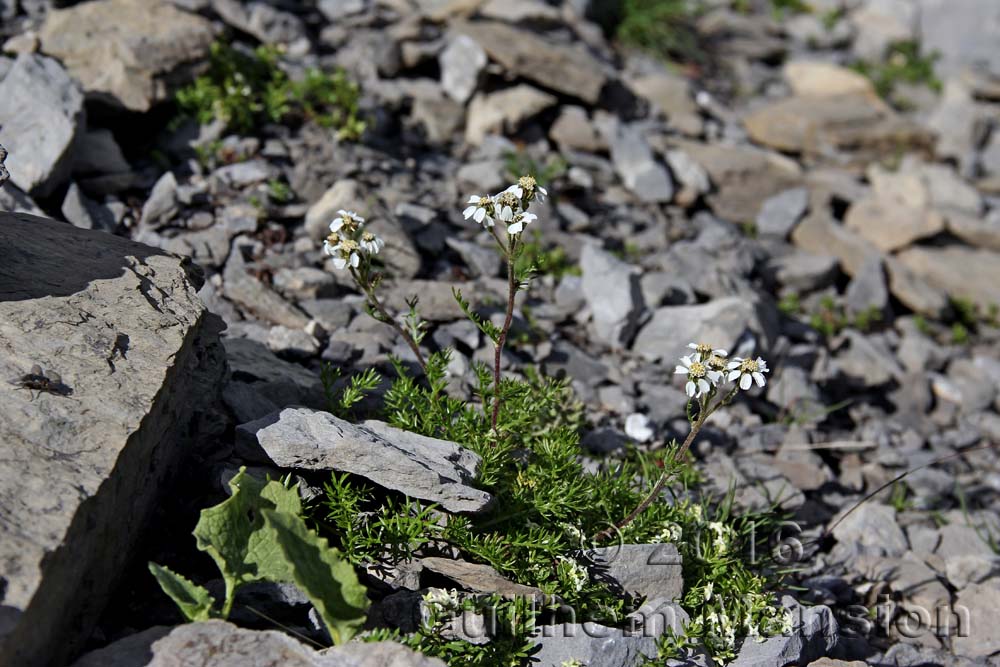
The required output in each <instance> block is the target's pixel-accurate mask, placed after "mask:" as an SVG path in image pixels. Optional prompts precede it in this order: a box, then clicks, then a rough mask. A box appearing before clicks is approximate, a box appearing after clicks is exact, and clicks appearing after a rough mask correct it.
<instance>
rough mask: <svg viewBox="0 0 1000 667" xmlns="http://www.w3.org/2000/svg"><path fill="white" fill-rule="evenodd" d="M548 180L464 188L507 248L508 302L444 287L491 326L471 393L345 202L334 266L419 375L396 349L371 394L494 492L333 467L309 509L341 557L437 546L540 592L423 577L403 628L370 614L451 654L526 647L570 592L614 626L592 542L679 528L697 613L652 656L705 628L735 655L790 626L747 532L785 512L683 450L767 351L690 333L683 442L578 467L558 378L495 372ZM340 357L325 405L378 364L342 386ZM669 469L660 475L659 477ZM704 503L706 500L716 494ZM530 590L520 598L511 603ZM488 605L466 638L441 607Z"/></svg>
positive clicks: (493, 660) (572, 408) (576, 436)
mask: <svg viewBox="0 0 1000 667" xmlns="http://www.w3.org/2000/svg"><path fill="white" fill-rule="evenodd" d="M546 195H547V192H546V191H545V189H544V188H543V187H542V186H540V185H539V184H538V182H537V180H536V179H534V178H533V177H531V176H523V177H521V178H519V179H518V181H517V183H515V184H513V185H511V186H510V187H509V188H507V189H505V190H504V191H502V192H500V193H498V194H495V195H473V196H471V197H469V199H468V201H467V202H466V208H465V210H464V211H463V215H464V217H465V218H466V219H467V220H471V221H473V222H475V223H478V224H480V225H482V226H483V228H484V229H485V230H486V231H488V232H489V233H490V235H491V236H492V237H493V239H494V241H495V245H496V248H497V251H498V252H499V253H500V255H501V256H502V257H503V258H504V260H505V262H506V265H507V278H508V280H507V284H508V295H507V300H506V304H505V308H504V320H503V324H502V325H501V326H497V325H495V324H493V323H492V322H490V321H489V320H487V319H484V318H483V317H482V316H481V315H480V314H479V313H478V312H476V310H474V307H473V305H472V304H471V303H470V301H469V300H467V299H466V298H465V297H464V296H463V295H462V294H461V293H460V292H458V291H457V290H455V292H454V296H455V298H456V300H457V301H458V303H459V305H460V306H461V309H462V310H463V312H464V313H465V314H466V316H467V317H468V318H469V319H470V320H471V321H472V322H473V323H474V324H475V325H476V326H477V327H478V328H479V329H480V330H481V331H482V332H483V333H484V334H485V335H486V336H487V337H488V338H489V339H490V340H491V341H492V343H493V345H494V364H493V366H492V367H491V366H490V365H487V364H484V363H474V364H473V366H472V373H473V376H474V378H473V382H472V389H473V396H474V398H473V399H472V400H471V401H466V400H463V399H460V398H456V397H454V396H452V395H450V394H449V393H448V387H449V384H450V378H449V372H448V368H449V362H450V359H451V356H450V355H451V351H450V350H448V349H444V350H440V351H436V352H432V353H430V354H428V355H426V356H425V355H424V354H423V353H422V352H421V350H420V344H421V339H422V334H423V329H422V326H421V324H422V320H421V319H420V317H419V314H418V313H417V312H416V310H417V309H416V305H417V304H416V301H415V300H413V301H411V302H410V303H409V306H410V310H409V312H408V313H406V314H397V315H396V316H393V315H391V314H390V313H389V312H388V311H387V310H386V309H385V308H384V307H383V306H382V305H381V302H380V301H379V300H378V296H377V293H376V292H377V288H378V286H379V284H380V283H381V280H382V276H381V274H379V273H378V272H377V270H376V267H375V260H376V258H377V257H376V256H377V255H378V253H379V251H380V250H381V249H382V247H383V244H382V242H381V240H380V239H377V238H375V237H372V236H370V235H368V236H366V232H365V231H364V228H363V225H364V220H363V219H362V218H360V217H359V216H357V214H356V213H354V212H351V211H341V212H340V213H339V217H338V218H337V219H336V220H334V221H333V223H331V235H330V237H329V238H328V239H327V240H326V242H325V244H324V248H325V250H326V253H327V254H328V255H330V256H331V257H332V258H333V266H334V268H335V269H339V270H346V271H349V272H350V274H351V276H352V278H353V279H354V280H355V282H356V283H357V285H358V287H359V289H360V290H361V291H362V292H363V293H364V294H365V295H366V297H367V299H368V301H369V306H370V307H369V313H370V314H371V315H373V316H374V317H376V319H379V320H380V321H383V322H385V323H387V324H389V325H390V326H393V328H394V329H395V330H396V331H397V333H399V334H400V335H401V336H402V337H403V339H404V340H405V341H406V342H407V343H408V345H409V346H410V348H411V350H413V352H414V354H415V356H416V357H417V359H418V360H420V370H421V374H420V375H414V374H413V371H412V370H411V369H410V368H409V367H407V365H405V364H404V363H403V361H402V360H400V359H397V358H391V359H390V360H391V363H392V366H393V374H394V378H392V379H391V381H390V382H389V386H388V389H387V390H386V391H385V393H384V394H383V395H382V397H381V405H382V408H381V412H379V413H378V415H377V416H378V417H380V418H382V419H384V420H385V421H387V422H388V423H389V424H391V425H392V426H395V427H397V428H401V429H404V430H407V431H411V432H414V433H418V434H422V435H426V436H431V437H435V438H441V439H445V440H451V441H454V442H459V443H462V445H463V446H465V447H467V448H468V449H470V450H471V451H473V452H475V453H476V454H478V455H479V456H480V457H481V463H480V466H479V468H478V473H477V478H476V484H477V486H478V487H479V488H481V489H483V490H485V491H488V492H489V493H491V494H492V495H493V496H494V498H495V504H494V505H493V509H492V510H488V511H487V512H485V513H484V514H480V515H476V516H465V515H459V514H451V513H448V512H445V511H443V510H442V509H441V508H440V507H438V506H436V505H434V504H429V503H423V502H421V501H418V500H415V499H412V498H406V497H403V496H400V495H398V494H391V493H390V494H386V493H385V492H384V491H377V490H376V489H375V488H374V487H372V486H369V485H368V484H366V483H365V482H364V481H363V480H358V479H357V478H354V477H352V476H350V475H347V474H334V475H333V476H332V477H331V479H330V481H329V482H328V483H327V485H326V487H325V494H326V499H325V502H323V503H322V506H321V507H319V508H317V510H316V511H317V514H315V515H314V517H313V518H314V520H315V521H316V522H317V523H318V524H320V525H321V526H322V528H323V529H324V530H325V531H326V533H327V534H328V535H329V536H330V539H331V541H332V542H333V543H334V544H336V545H337V546H338V547H339V548H340V550H341V552H342V553H343V554H344V556H343V557H344V558H347V559H349V560H350V561H351V562H352V563H353V564H354V565H355V566H358V567H365V568H369V569H370V568H372V567H375V568H384V567H393V566H396V565H399V564H402V563H405V562H407V561H408V560H410V559H412V558H415V557H420V556H427V555H436V554H447V555H449V557H452V558H454V557H461V558H463V559H465V560H467V561H470V562H473V563H481V564H487V565H489V566H491V567H493V568H494V569H495V570H496V571H497V572H498V573H499V574H501V575H502V576H504V577H506V578H508V579H510V580H511V581H514V582H516V583H519V584H524V585H528V586H534V587H536V588H538V589H539V590H540V591H541V592H542V593H543V594H544V596H545V598H544V601H543V603H542V604H541V606H538V607H535V606H532V607H531V608H527V607H523V605H524V600H523V599H520V600H519V599H515V600H500V599H490V598H487V599H486V600H485V602H484V598H483V597H482V596H478V597H477V596H473V595H471V594H464V593H459V592H457V591H440V590H432V591H431V592H430V593H428V595H427V596H426V597H425V599H424V605H423V609H424V614H425V615H424V622H423V623H422V624H421V626H420V627H419V628H418V629H417V630H416V631H415V632H413V633H409V634H404V633H401V632H399V631H398V630H386V629H379V630H374V631H371V632H369V633H367V635H366V637H365V638H366V639H374V640H377V639H381V638H393V639H396V640H397V641H401V642H403V643H405V644H407V645H409V646H411V647H413V648H416V649H418V650H420V651H421V652H423V653H426V654H428V655H433V656H437V657H440V658H442V659H444V660H445V661H446V662H447V663H448V664H452V665H512V666H513V665H523V664H526V657H527V655H528V654H529V652H530V651H531V650H532V649H531V641H530V639H531V636H532V634H533V631H534V629H535V628H536V627H537V623H540V622H543V621H545V620H546V619H549V620H551V619H552V618H553V617H558V611H559V610H560V609H565V608H566V606H568V607H569V608H571V609H573V610H574V612H575V614H576V616H577V618H578V620H581V621H582V620H586V621H595V622H600V623H602V624H606V625H611V626H619V627H620V626H622V625H623V624H624V623H625V622H626V617H627V615H628V614H629V613H630V612H632V611H634V610H635V609H636V608H638V606H639V605H640V604H641V602H642V600H638V599H632V598H630V597H627V596H626V597H622V596H621V594H620V593H616V592H615V591H613V590H612V589H611V588H609V586H608V585H607V583H605V582H604V581H603V580H602V579H601V578H599V577H597V576H595V571H594V569H593V567H592V565H593V564H592V563H591V562H590V561H589V560H588V558H587V556H586V554H587V551H588V550H589V549H591V548H594V547H597V546H600V545H601V544H602V543H604V542H606V541H607V540H608V539H609V538H611V537H614V538H616V539H617V540H618V541H620V542H621V543H629V544H657V543H664V542H670V543H674V544H676V545H677V548H678V550H679V551H680V553H681V554H682V555H683V557H684V579H685V587H684V589H685V593H684V597H683V599H682V600H681V604H682V606H683V607H684V608H685V610H686V611H687V612H688V613H689V614H690V616H691V623H690V624H689V625H688V626H687V628H686V631H685V633H684V634H685V636H684V637H683V638H675V637H669V638H667V639H664V640H663V641H662V642H661V646H660V656H661V657H668V656H670V655H674V654H677V653H678V652H680V651H682V650H687V649H691V648H694V647H696V646H702V647H704V648H705V650H707V651H708V652H709V653H710V654H712V655H713V656H715V657H716V658H719V659H722V660H726V659H730V658H732V657H734V656H735V654H736V653H735V652H736V646H737V640H738V638H740V637H751V638H755V639H761V638H763V637H766V636H770V635H773V634H775V633H778V632H783V631H786V630H787V627H788V622H789V619H788V616H787V615H786V613H785V612H784V610H783V609H782V608H781V607H779V606H777V605H775V604H774V599H773V595H772V594H771V593H770V592H769V591H770V590H771V587H772V586H773V585H774V584H775V583H776V582H777V577H778V576H779V574H780V573H779V572H778V571H777V570H774V569H768V570H767V571H763V570H762V571H761V572H759V573H755V572H754V571H753V570H752V569H751V567H750V562H749V561H750V559H749V558H748V556H747V551H748V549H753V548H754V546H753V545H754V544H755V543H756V541H757V540H760V539H766V537H767V536H768V535H770V534H772V533H773V532H774V530H775V527H776V525H777V521H778V517H777V514H776V513H775V512H774V511H773V509H772V510H769V511H767V512H762V513H760V514H744V515H742V516H735V515H734V513H733V511H732V494H730V496H729V497H728V498H726V499H723V500H722V502H721V503H720V502H717V500H718V499H713V498H709V497H701V496H699V495H698V494H697V493H696V491H695V488H694V487H695V486H696V484H697V482H698V476H697V473H696V472H695V470H694V469H693V468H692V467H691V465H690V462H689V457H688V455H687V452H688V450H689V448H690V446H691V444H692V442H693V441H694V439H695V438H696V437H697V435H698V433H699V432H700V430H701V429H702V427H703V426H704V425H705V423H706V422H707V420H708V419H709V417H710V416H711V415H712V413H714V412H715V411H716V410H718V409H719V408H720V407H723V406H724V405H727V404H728V403H729V402H731V401H732V400H733V399H734V398H735V396H736V395H737V393H738V392H740V391H745V390H748V389H749V388H750V387H752V386H753V385H756V386H758V387H761V386H763V385H764V383H765V376H764V374H765V373H767V372H768V368H767V364H766V362H765V361H764V360H763V359H761V358H759V357H757V358H752V359H741V358H730V357H728V355H727V353H726V351H725V350H719V349H714V348H712V347H710V346H707V345H695V344H691V345H690V346H689V347H691V348H692V350H693V351H692V352H691V354H690V355H688V356H685V357H682V358H681V361H680V364H679V365H678V366H677V369H676V372H677V373H683V374H684V375H685V379H686V384H685V391H686V393H687V395H688V397H689V403H688V416H689V419H690V424H691V429H690V432H689V434H688V436H687V438H686V439H685V440H684V441H683V443H681V444H677V443H676V442H673V443H671V444H669V445H667V446H666V447H662V448H659V449H654V450H651V451H642V450H639V449H636V448H628V449H627V451H626V453H625V455H624V456H623V457H622V458H620V459H615V460H613V461H612V462H610V463H607V464H605V465H603V466H602V467H601V468H600V469H599V470H598V471H596V472H590V471H588V470H587V469H586V468H585V467H584V460H583V457H582V455H583V451H582V450H581V446H580V435H581V430H582V427H583V423H584V419H583V415H584V412H583V407H582V405H581V404H580V403H579V402H578V401H577V400H576V398H575V397H574V396H573V393H572V391H571V390H570V388H569V387H568V385H567V383H566V382H565V381H563V380H556V379H552V378H548V377H545V376H544V375H542V374H541V373H539V372H538V371H537V370H535V369H534V368H532V367H526V368H523V369H520V372H519V374H518V375H501V373H500V368H499V359H500V354H501V353H502V351H503V348H504V344H505V342H506V341H507V338H508V334H509V329H510V324H511V320H512V316H513V310H514V307H515V297H516V295H517V294H518V292H520V291H523V290H525V289H527V287H528V284H529V280H530V278H531V275H532V273H533V272H534V271H535V270H537V266H529V265H526V264H525V263H524V262H523V257H524V256H525V254H526V253H528V252H529V249H530V243H531V242H530V241H527V240H526V239H525V237H524V234H523V232H524V230H525V228H526V226H527V225H529V224H530V223H532V222H534V221H535V220H536V216H535V215H534V214H532V213H530V212H528V207H529V206H530V204H531V202H533V201H535V200H537V199H541V198H542V197H545V196H546ZM339 379H340V376H339V372H338V371H334V370H332V369H330V368H326V369H325V370H324V372H323V384H324V388H325V389H326V391H327V402H328V404H329V405H330V409H331V411H332V412H334V413H336V414H340V415H345V414H347V413H348V412H349V411H350V410H351V408H352V407H353V406H354V405H356V404H357V403H358V402H359V401H361V400H362V399H363V398H364V397H365V396H366V395H368V394H369V393H372V392H373V391H374V390H375V388H376V387H382V386H383V384H382V377H381V376H380V375H379V374H378V373H376V372H375V371H373V370H372V369H369V370H368V371H365V372H364V373H361V374H358V375H354V376H353V377H352V378H351V380H350V381H349V382H347V383H346V384H344V383H340V384H341V385H343V387H342V388H341V389H336V388H335V387H336V385H337V383H338V380H339ZM668 482H670V483H669V484H668ZM713 508H714V509H713ZM519 605H522V606H519ZM487 608H489V609H490V610H491V612H490V613H492V614H493V615H494V616H495V617H496V618H499V619H501V622H500V623H499V628H498V629H497V631H496V633H495V634H493V635H492V639H493V640H492V641H489V642H487V643H485V644H480V643H472V642H469V641H465V640H464V639H463V638H462V637H461V636H460V634H455V633H454V632H452V631H451V630H450V629H449V627H448V623H449V622H450V620H451V619H452V618H453V616H454V615H455V614H458V613H464V612H471V613H482V612H483V611H484V610H485V609H487Z"/></svg>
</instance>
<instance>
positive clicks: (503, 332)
mask: <svg viewBox="0 0 1000 667" xmlns="http://www.w3.org/2000/svg"><path fill="white" fill-rule="evenodd" d="M494 235H495V232H494ZM516 243H517V237H514V236H511V237H510V245H509V247H508V248H507V253H506V254H507V313H506V315H505V317H504V321H503V327H501V329H500V335H499V336H498V337H497V342H496V352H495V354H494V356H493V416H492V419H491V424H492V427H493V434H494V435H496V434H497V420H498V419H499V418H500V357H501V355H502V354H503V346H504V344H505V343H506V342H507V332H508V331H510V323H511V321H512V320H513V319H514V297H515V296H516V295H517V280H516V278H515V276H514V246H515V245H516Z"/></svg>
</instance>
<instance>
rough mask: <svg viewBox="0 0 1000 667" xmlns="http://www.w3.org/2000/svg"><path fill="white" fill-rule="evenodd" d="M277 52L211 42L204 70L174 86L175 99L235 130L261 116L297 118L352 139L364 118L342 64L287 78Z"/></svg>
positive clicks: (192, 111)
mask: <svg viewBox="0 0 1000 667" xmlns="http://www.w3.org/2000/svg"><path fill="white" fill-rule="evenodd" d="M280 57H281V51H280V49H278V48H277V47H274V46H268V45H264V46H259V47H257V48H256V49H255V50H253V51H252V52H244V51H241V50H238V49H235V48H233V47H231V46H229V45H228V44H226V43H224V42H221V41H220V42H215V43H214V44H213V45H212V48H211V52H210V55H209V67H208V72H207V73H206V74H204V75H202V76H199V77H198V78H197V79H195V81H194V82H193V83H192V84H190V85H189V86H186V87H184V88H182V89H180V90H179V91H177V104H178V106H179V107H180V109H181V111H182V112H183V113H186V114H190V115H192V116H194V117H195V118H196V119H197V120H198V121H199V122H201V123H210V122H212V121H215V120H221V121H223V122H225V123H226V125H227V127H228V128H229V129H231V130H235V131H237V132H249V131H251V130H252V129H253V128H255V127H257V126H258V125H259V124H260V123H261V122H264V121H271V122H288V121H289V120H290V119H293V118H298V119H304V120H312V121H315V122H316V123H317V124H319V125H321V126H323V127H330V128H333V129H335V130H337V134H338V136H340V137H341V138H342V139H358V138H359V137H360V136H361V134H362V133H363V132H364V129H365V124H364V121H362V120H361V119H360V117H359V112H358V99H359V96H360V91H359V88H358V86H357V84H356V83H354V82H352V81H351V80H350V79H348V77H347V74H346V73H345V72H344V71H343V70H337V71H335V72H332V73H327V72H322V71H320V70H317V69H309V70H307V71H306V73H305V75H304V76H303V78H302V79H301V80H292V79H291V78H290V77H289V76H288V75H287V74H286V73H285V71H284V70H282V69H281V66H280V64H279V62H280Z"/></svg>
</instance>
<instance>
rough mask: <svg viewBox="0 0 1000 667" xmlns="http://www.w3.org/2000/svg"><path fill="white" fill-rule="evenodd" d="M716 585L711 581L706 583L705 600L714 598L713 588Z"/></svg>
mask: <svg viewBox="0 0 1000 667" xmlns="http://www.w3.org/2000/svg"><path fill="white" fill-rule="evenodd" d="M714 587H715V585H714V584H713V583H712V582H711V581H710V582H708V583H707V584H705V602H708V601H709V600H711V599H712V589H713V588H714Z"/></svg>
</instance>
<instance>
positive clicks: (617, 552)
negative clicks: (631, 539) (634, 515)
mask: <svg viewBox="0 0 1000 667" xmlns="http://www.w3.org/2000/svg"><path fill="white" fill-rule="evenodd" d="M588 555H589V556H590V558H591V560H592V561H593V562H594V565H595V566H597V567H598V568H599V569H601V570H602V571H603V572H604V574H605V575H606V576H607V577H609V578H610V579H612V580H614V581H615V583H617V584H618V585H619V586H621V588H622V590H623V591H625V592H626V593H630V594H632V595H636V596H640V597H647V598H662V599H667V600H676V599H679V598H680V597H681V594H682V593H683V592H684V575H683V573H682V571H681V565H682V563H683V559H682V558H681V555H680V553H679V552H678V551H677V547H676V546H674V545H673V544H619V545H617V546H613V547H602V548H600V549H594V550H593V551H592V552H589V554H588Z"/></svg>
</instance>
